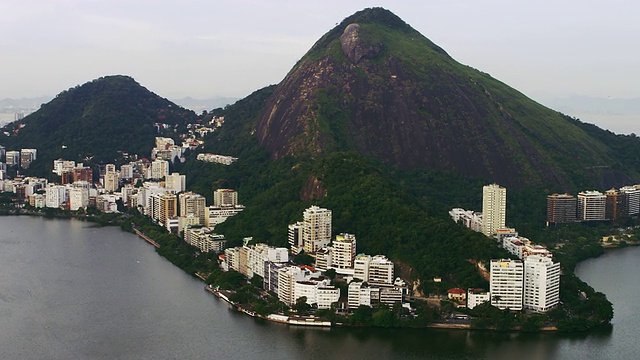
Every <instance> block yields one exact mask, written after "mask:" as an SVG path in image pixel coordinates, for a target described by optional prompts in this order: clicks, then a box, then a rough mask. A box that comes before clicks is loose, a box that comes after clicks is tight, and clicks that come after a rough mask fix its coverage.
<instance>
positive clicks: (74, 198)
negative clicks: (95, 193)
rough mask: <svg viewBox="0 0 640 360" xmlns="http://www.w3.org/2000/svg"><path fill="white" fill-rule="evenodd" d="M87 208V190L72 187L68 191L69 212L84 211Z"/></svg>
mask: <svg viewBox="0 0 640 360" xmlns="http://www.w3.org/2000/svg"><path fill="white" fill-rule="evenodd" d="M87 206H89V189H87V188H85V187H72V188H70V189H69V210H71V211H76V210H78V209H86V208H87Z"/></svg>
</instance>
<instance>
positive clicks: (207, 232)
mask: <svg viewBox="0 0 640 360" xmlns="http://www.w3.org/2000/svg"><path fill="white" fill-rule="evenodd" d="M184 238H185V241H186V242H187V243H188V244H190V245H193V246H195V247H197V248H198V249H200V251H202V252H205V253H206V252H210V251H213V252H216V253H221V252H223V251H224V248H225V245H226V244H227V240H225V238H224V235H220V234H215V233H214V232H213V230H212V229H209V228H205V227H203V228H188V229H187V230H185V234H184Z"/></svg>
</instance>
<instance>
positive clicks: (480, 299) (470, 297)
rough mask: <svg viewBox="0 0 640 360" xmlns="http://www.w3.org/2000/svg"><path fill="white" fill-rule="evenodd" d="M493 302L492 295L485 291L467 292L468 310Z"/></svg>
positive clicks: (471, 290)
mask: <svg viewBox="0 0 640 360" xmlns="http://www.w3.org/2000/svg"><path fill="white" fill-rule="evenodd" d="M489 301H491V293H490V292H487V291H484V290H483V289H469V290H467V308H468V309H469V310H471V309H473V308H474V307H476V306H478V305H480V304H484V303H486V302H489Z"/></svg>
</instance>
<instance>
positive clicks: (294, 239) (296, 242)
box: [287, 221, 303, 254]
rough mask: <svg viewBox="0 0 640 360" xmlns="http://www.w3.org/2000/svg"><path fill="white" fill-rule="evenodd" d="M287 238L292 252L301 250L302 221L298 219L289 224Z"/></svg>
mask: <svg viewBox="0 0 640 360" xmlns="http://www.w3.org/2000/svg"><path fill="white" fill-rule="evenodd" d="M287 235H288V236H287V238H288V240H289V247H290V248H291V251H293V252H294V253H296V254H297V253H299V252H300V250H302V245H303V242H302V222H301V221H298V222H296V223H295V224H290V225H289V229H288V233H287Z"/></svg>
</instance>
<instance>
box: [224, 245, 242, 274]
mask: <svg viewBox="0 0 640 360" xmlns="http://www.w3.org/2000/svg"><path fill="white" fill-rule="evenodd" d="M225 267H226V269H225ZM239 269H240V248H228V249H224V266H223V270H226V271H229V270H235V271H238V270H239Z"/></svg>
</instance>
